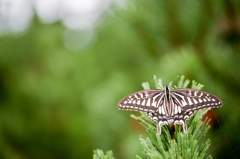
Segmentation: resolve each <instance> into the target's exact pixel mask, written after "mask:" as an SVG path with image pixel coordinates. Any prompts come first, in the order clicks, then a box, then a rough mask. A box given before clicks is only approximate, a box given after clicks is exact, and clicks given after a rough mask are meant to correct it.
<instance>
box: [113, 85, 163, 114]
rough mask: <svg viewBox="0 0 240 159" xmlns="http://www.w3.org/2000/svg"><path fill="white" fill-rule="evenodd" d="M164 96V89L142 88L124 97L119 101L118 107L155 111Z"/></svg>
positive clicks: (148, 111)
mask: <svg viewBox="0 0 240 159" xmlns="http://www.w3.org/2000/svg"><path fill="white" fill-rule="evenodd" d="M163 98H164V91H162V90H157V89H148V90H142V91H138V92H135V93H132V94H130V95H127V96H126V97H124V98H122V99H121V100H120V101H119V103H118V109H121V110H134V111H141V112H147V113H155V112H156V110H157V109H158V106H159V102H161V101H162V99H163Z"/></svg>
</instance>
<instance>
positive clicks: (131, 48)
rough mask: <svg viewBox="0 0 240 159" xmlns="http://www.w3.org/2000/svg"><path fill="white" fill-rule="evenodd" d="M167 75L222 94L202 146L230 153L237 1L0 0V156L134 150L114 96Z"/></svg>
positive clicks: (237, 110) (239, 20) (238, 105)
mask: <svg viewBox="0 0 240 159" xmlns="http://www.w3.org/2000/svg"><path fill="white" fill-rule="evenodd" d="M177 74H181V75H185V77H186V78H187V79H190V80H196V81H197V82H200V83H202V84H204V85H205V87H204V89H203V90H204V91H208V92H211V93H213V94H215V95H217V96H219V97H220V98H221V99H222V101H223V103H224V106H223V107H222V108H219V109H214V110H212V111H210V112H209V113H208V117H210V118H212V122H211V125H212V128H211V130H210V132H209V133H208V136H207V137H209V138H210V139H211V141H212V145H211V147H210V150H209V154H212V156H213V157H214V158H240V135H239V132H240V124H239V120H240V100H239V96H240V1H238V0H212V1H209V0H195V1H192V0H182V1H177V0H168V1H166V0H51V1H50V0H18V1H16V0H0V158H3V159H5V158H6V159H53V158H57V159H61V158H63V159H65V158H69V159H79V158H83V159H85V158H86V159H87V158H92V154H93V149H96V148H100V149H103V150H104V151H106V150H113V153H114V155H115V157H116V158H119V159H132V158H135V155H136V154H138V155H140V151H141V146H140V143H139V139H138V137H139V135H147V134H146V132H145V131H144V129H143V128H142V127H141V126H140V125H139V122H137V121H134V120H133V119H131V118H130V114H131V113H132V112H127V111H119V110H118V109H117V103H118V101H119V100H120V99H121V98H122V97H124V96H125V95H127V94H130V93H132V92H135V91H139V90H141V89H142V87H141V83H142V82H145V81H148V82H150V85H151V87H152V88H154V82H153V80H152V76H153V75H157V76H158V77H160V78H162V79H163V82H164V83H168V82H169V81H170V80H172V79H173V78H175V77H176V75H177ZM175 84H176V81H175ZM135 114H138V113H135ZM234 156H235V157H234Z"/></svg>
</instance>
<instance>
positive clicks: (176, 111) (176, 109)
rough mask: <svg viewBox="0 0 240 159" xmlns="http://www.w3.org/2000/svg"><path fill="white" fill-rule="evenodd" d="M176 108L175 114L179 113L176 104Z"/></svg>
mask: <svg viewBox="0 0 240 159" xmlns="http://www.w3.org/2000/svg"><path fill="white" fill-rule="evenodd" d="M174 109H175V114H177V113H178V108H177V106H175V107H174Z"/></svg>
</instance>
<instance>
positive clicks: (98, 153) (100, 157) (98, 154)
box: [93, 149, 114, 159]
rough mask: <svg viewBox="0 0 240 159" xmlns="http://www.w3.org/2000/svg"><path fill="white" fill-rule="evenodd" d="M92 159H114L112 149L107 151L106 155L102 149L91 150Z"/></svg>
mask: <svg viewBox="0 0 240 159" xmlns="http://www.w3.org/2000/svg"><path fill="white" fill-rule="evenodd" d="M93 159H114V157H113V153H112V151H107V152H106V155H105V154H104V152H103V150H99V149H96V150H93Z"/></svg>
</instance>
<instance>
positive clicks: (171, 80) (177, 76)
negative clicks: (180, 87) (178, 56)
mask: <svg viewBox="0 0 240 159" xmlns="http://www.w3.org/2000/svg"><path fill="white" fill-rule="evenodd" d="M179 76H180V74H178V75H177V77H175V78H174V79H173V80H171V81H170V82H173V81H174V80H175V79H177V78H178V77H179Z"/></svg>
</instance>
